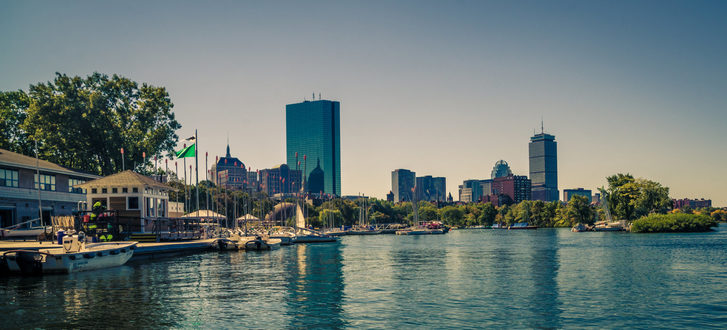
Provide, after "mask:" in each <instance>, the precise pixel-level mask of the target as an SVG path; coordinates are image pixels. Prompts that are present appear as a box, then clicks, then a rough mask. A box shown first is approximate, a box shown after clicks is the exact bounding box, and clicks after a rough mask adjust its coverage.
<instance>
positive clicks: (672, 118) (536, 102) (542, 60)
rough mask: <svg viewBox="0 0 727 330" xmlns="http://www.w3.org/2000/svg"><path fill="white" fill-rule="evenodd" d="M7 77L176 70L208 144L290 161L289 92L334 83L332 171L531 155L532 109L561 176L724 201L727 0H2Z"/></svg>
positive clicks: (476, 163) (445, 166)
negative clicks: (641, 184) (624, 181)
mask: <svg viewBox="0 0 727 330" xmlns="http://www.w3.org/2000/svg"><path fill="white" fill-rule="evenodd" d="M0 8H2V9H0V31H2V33H0V45H2V46H1V47H0V77H1V78H0V90H15V89H25V90H27V88H28V85H29V84H30V83H37V82H42V81H48V80H51V79H53V74H54V72H56V71H59V72H63V73H67V74H74V75H87V74H89V73H91V72H93V71H99V72H103V73H108V74H112V73H118V74H121V75H124V76H127V77H129V78H131V79H133V80H136V81H140V82H149V83H152V84H155V85H161V86H165V87H167V89H168V91H169V93H170V95H171V97H172V100H173V102H174V104H175V107H174V110H175V113H176V114H177V117H178V120H179V121H180V123H181V124H182V125H183V128H182V130H180V132H178V133H179V136H180V137H185V136H189V135H191V134H192V133H193V130H194V129H195V128H197V129H198V130H199V134H200V148H201V150H202V151H209V152H210V154H211V155H223V153H224V149H225V141H226V135H227V133H228V132H229V136H230V147H231V149H232V153H233V154H234V155H235V156H237V157H239V158H240V159H241V160H242V161H243V162H245V163H246V165H247V166H248V167H251V168H253V169H258V168H268V167H271V166H274V165H276V164H280V163H283V162H284V161H285V142H284V141H285V140H284V134H285V127H284V111H285V104H287V103H292V102H298V101H302V100H303V98H310V96H311V93H313V92H315V93H316V95H317V93H321V94H322V96H323V98H327V99H333V100H339V101H341V154H342V156H341V157H342V159H341V160H342V188H343V193H344V194H357V193H359V192H362V193H365V194H369V195H373V196H378V197H383V196H384V195H385V194H386V193H387V192H388V191H389V189H390V185H391V170H393V169H395V168H408V169H412V170H414V171H416V172H417V174H419V175H426V174H431V175H435V176H446V177H447V185H448V190H449V191H450V192H451V193H452V195H453V196H454V197H455V199H456V198H457V190H456V188H457V185H458V184H461V182H462V180H464V179H469V178H487V177H489V175H490V171H491V169H492V166H493V165H494V164H495V162H496V161H497V160H499V159H505V160H507V161H508V162H509V163H510V165H511V166H512V169H513V171H514V172H515V173H516V174H524V175H527V174H528V154H527V143H528V139H529V136H530V135H532V133H533V129H535V128H539V126H540V118H541V116H542V117H543V118H544V119H545V128H546V131H548V132H550V133H552V134H555V136H556V138H557V141H558V143H559V145H558V147H559V159H558V162H559V181H560V182H559V184H560V185H559V188H560V189H561V191H562V189H564V188H575V187H584V188H588V189H594V188H596V187H599V186H602V185H604V184H605V179H604V178H605V177H606V176H607V175H610V174H614V173H617V172H630V173H632V174H634V175H635V176H639V177H645V178H649V179H653V180H657V181H659V182H661V183H663V184H665V185H667V186H669V187H670V188H671V194H672V196H673V197H677V198H684V197H691V198H694V197H706V198H712V199H713V201H714V203H715V204H716V205H727V189H726V187H727V153H726V152H725V144H727V131H726V129H727V96H726V95H727V19H725V17H727V2H725V1H497V2H488V1H436V2H427V1H330V2H301V1H291V2H277V1H249V2H243V1H229V2H221V1H215V2H207V1H204V2H203V1H197V2H184V1H138V2H129V1H126V2H109V1H88V2H86V1H47V2H43V1H0Z"/></svg>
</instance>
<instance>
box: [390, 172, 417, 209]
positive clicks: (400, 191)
mask: <svg viewBox="0 0 727 330" xmlns="http://www.w3.org/2000/svg"><path fill="white" fill-rule="evenodd" d="M415 180H416V173H415V172H412V171H409V170H405V169H403V168H400V169H398V170H393V171H392V172H391V191H392V192H393V193H394V202H410V201H411V200H412V198H413V195H414V191H413V190H414V183H415V182H416V181H415Z"/></svg>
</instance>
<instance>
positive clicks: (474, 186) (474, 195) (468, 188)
mask: <svg viewBox="0 0 727 330" xmlns="http://www.w3.org/2000/svg"><path fill="white" fill-rule="evenodd" d="M481 198H482V185H480V180H474V179H470V180H464V182H462V185H460V186H459V201H460V202H463V203H471V202H479V201H480V199H481Z"/></svg>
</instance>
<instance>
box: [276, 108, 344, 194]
mask: <svg viewBox="0 0 727 330" xmlns="http://www.w3.org/2000/svg"><path fill="white" fill-rule="evenodd" d="M340 107H341V105H340V103H339V102H336V101H328V100H317V101H304V102H302V103H295V104H288V105H286V106H285V132H286V157H287V163H288V166H289V167H290V168H292V169H300V170H301V171H304V172H303V176H304V177H305V180H306V181H308V180H309V176H310V174H311V172H313V170H314V169H316V168H317V166H316V165H318V164H319V163H318V162H320V170H322V171H323V193H326V194H333V195H336V196H341V129H340V112H341V111H340ZM296 152H297V153H298V157H297V158H296ZM303 156H305V158H306V159H305V160H304V159H303ZM298 162H300V166H298ZM316 172H317V173H316V175H320V173H319V172H318V171H316ZM311 193H319V191H311Z"/></svg>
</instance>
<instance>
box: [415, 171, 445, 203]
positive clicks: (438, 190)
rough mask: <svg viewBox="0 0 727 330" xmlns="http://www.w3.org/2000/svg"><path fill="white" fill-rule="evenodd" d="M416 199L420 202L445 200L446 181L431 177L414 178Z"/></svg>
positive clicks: (441, 178) (442, 178)
mask: <svg viewBox="0 0 727 330" xmlns="http://www.w3.org/2000/svg"><path fill="white" fill-rule="evenodd" d="M415 187H416V198H417V200H420V201H441V202H443V201H444V200H445V199H446V198H447V191H446V190H447V188H446V187H447V179H446V178H444V177H436V178H435V177H432V176H431V175H426V176H418V177H416V186H415Z"/></svg>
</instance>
